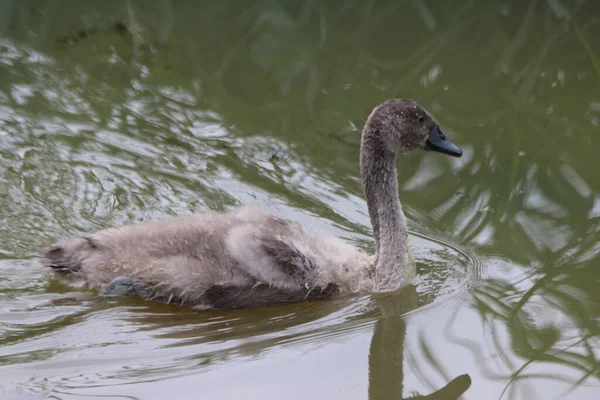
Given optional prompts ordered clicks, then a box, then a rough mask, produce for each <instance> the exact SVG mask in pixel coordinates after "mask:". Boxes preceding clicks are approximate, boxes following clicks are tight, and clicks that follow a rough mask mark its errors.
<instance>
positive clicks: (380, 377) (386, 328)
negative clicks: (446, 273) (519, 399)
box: [369, 286, 471, 400]
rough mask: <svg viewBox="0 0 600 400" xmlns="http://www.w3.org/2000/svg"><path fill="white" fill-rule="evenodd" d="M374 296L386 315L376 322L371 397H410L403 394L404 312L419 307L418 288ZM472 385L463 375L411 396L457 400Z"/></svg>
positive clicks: (382, 399)
mask: <svg viewBox="0 0 600 400" xmlns="http://www.w3.org/2000/svg"><path fill="white" fill-rule="evenodd" d="M373 298H374V300H375V301H376V303H377V305H378V307H379V309H380V310H381V314H382V315H381V317H380V318H379V319H378V320H377V322H375V329H374V331H373V338H372V339H371V346H370V349H369V400H389V399H401V398H408V396H405V397H403V395H404V393H403V391H404V390H403V388H404V385H403V380H404V365H405V362H404V351H405V346H404V341H405V336H406V320H405V319H404V318H403V317H402V315H403V314H405V313H406V312H407V311H411V310H412V309H414V308H415V307H416V303H415V300H416V292H415V287H414V286H409V287H406V288H404V289H403V290H401V291H400V292H398V293H394V294H393V295H381V294H378V295H374V296H373ZM470 386H471V378H470V376H469V375H460V376H457V377H456V378H454V379H452V380H451V381H450V382H448V384H447V385H446V386H444V387H442V388H441V389H438V390H436V391H434V392H433V393H430V394H428V395H413V396H410V398H411V399H431V400H434V399H438V400H457V399H458V398H459V397H460V396H461V395H462V394H463V393H464V392H466V391H467V389H468V388H469V387H470Z"/></svg>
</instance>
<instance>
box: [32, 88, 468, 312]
mask: <svg viewBox="0 0 600 400" xmlns="http://www.w3.org/2000/svg"><path fill="white" fill-rule="evenodd" d="M418 149H423V150H429V151H437V152H440V153H443V154H447V155H450V156H454V157H460V156H461V155H462V150H461V149H460V148H459V147H458V146H456V145H455V144H453V143H452V142H451V141H450V140H449V139H448V138H447V137H446V135H445V134H444V133H443V132H442V131H441V129H440V128H439V126H438V125H437V123H435V122H434V120H433V118H432V117H431V116H430V115H429V114H428V113H427V112H426V111H425V110H424V109H423V108H422V107H420V106H419V105H418V104H417V103H416V102H414V101H412V100H405V99H391V100H387V101H386V102H384V103H383V104H381V105H379V106H377V107H376V108H375V109H374V110H373V112H372V113H371V115H370V116H369V118H368V120H367V122H366V124H365V127H364V129H363V131H362V136H361V147H360V172H361V178H362V182H363V189H364V194H365V197H366V201H367V206H368V211H369V217H370V219H371V224H372V226H373V235H374V239H375V245H376V251H375V254H374V255H369V254H366V253H363V252H361V251H359V250H358V249H356V248H354V247H352V246H350V245H349V244H347V243H345V242H344V241H342V240H340V239H338V238H335V237H330V236H327V235H322V234H319V233H316V232H312V231H310V230H309V229H307V228H306V227H304V226H302V225H300V224H299V223H297V222H294V221H290V220H286V219H283V218H280V217H278V216H276V215H273V214H270V213H269V212H267V211H265V210H263V209H262V208H259V207H253V206H244V207H241V208H239V209H237V210H235V211H232V212H229V213H204V214H197V215H190V216H181V217H175V218H170V219H166V220H163V221H150V222H145V223H140V224H136V225H128V226H123V227H120V228H109V229H105V230H102V231H99V232H96V233H94V234H91V235H89V236H84V237H77V238H74V239H71V240H68V241H65V242H63V243H59V244H57V245H54V246H51V247H49V248H47V249H46V250H44V251H43V253H42V255H41V257H40V261H41V262H42V263H43V264H44V265H46V266H48V267H50V268H52V269H54V270H55V271H56V272H57V274H58V275H59V276H60V277H61V278H63V279H64V280H66V281H68V282H69V283H71V284H74V285H77V286H80V287H81V286H85V287H88V288H90V289H96V290H101V291H102V292H101V293H102V294H103V295H105V296H135V297H139V298H143V299H150V300H156V301H161V302H166V303H177V304H182V305H194V306H199V307H202V308H243V307H256V306H264V305H267V304H272V303H289V302H297V301H304V300H317V299H323V298H327V297H331V296H334V295H337V294H339V293H357V292H362V293H373V292H389V291H395V290H397V289H399V288H400V287H402V286H405V285H407V284H409V283H410V281H411V279H412V278H413V277H414V276H415V275H416V267H415V264H414V262H413V260H412V256H411V254H410V250H409V243H408V242H409V239H408V228H407V223H406V218H405V216H404V213H403V212H402V206H401V204H400V200H399V198H398V183H397V173H396V155H397V154H402V153H407V152H410V151H413V150H418Z"/></svg>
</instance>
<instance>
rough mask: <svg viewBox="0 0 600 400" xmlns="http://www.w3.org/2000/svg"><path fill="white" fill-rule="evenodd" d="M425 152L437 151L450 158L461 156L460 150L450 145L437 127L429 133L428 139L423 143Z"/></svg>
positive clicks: (452, 144)
mask: <svg viewBox="0 0 600 400" xmlns="http://www.w3.org/2000/svg"><path fill="white" fill-rule="evenodd" d="M425 150H431V151H437V152H440V153H444V154H448V155H449V156H452V157H460V156H462V149H461V148H460V147H458V146H457V145H455V144H454V143H452V142H451V141H450V139H448V137H447V136H446V135H445V134H444V132H442V131H441V129H440V127H439V126H437V125H435V126H434V127H433V129H432V130H431V132H429V138H428V139H427V141H426V142H425Z"/></svg>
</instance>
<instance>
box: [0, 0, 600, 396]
mask: <svg viewBox="0 0 600 400" xmlns="http://www.w3.org/2000/svg"><path fill="white" fill-rule="evenodd" d="M599 6H600V3H598V2H597V1H592V0H590V1H582V0H579V1H570V2H567V1H563V0H547V1H542V0H537V1H536V0H528V1H517V0H512V1H511V0H507V1H490V2H476V1H452V2H450V1H448V2H439V1H438V2H436V1H425V0H412V1H396V0H389V1H384V0H381V1H379V0H377V1H374V0H368V1H362V0H360V1H359V0H347V1H340V0H336V1H304V2H300V1H267V0H265V1H248V2H239V1H234V0H221V1H218V2H216V1H214V2H196V1H191V0H190V1H168V0H165V1H154V2H146V1H142V0H139V1H126V2H123V1H116V0H114V1H102V2H100V1H97V2H81V1H74V0H68V1H67V0H61V1H44V0H38V1H33V0H20V1H14V0H2V1H0V394H1V395H2V396H4V397H3V398H17V397H18V396H34V397H35V398H38V396H40V397H39V398H41V397H50V398H54V399H79V398H102V399H109V398H110V399H113V398H114V399H123V398H127V399H137V398H139V399H164V398H173V399H175V398H177V399H180V398H182V399H187V398H189V399H197V398H202V399H209V398H210V399H212V398H214V399H217V398H218V399H221V398H250V399H254V398H261V399H263V398H274V399H279V398H281V397H282V396H284V397H285V398H286V399H288V400H292V399H306V398H334V399H367V398H369V399H371V400H373V399H392V398H394V399H400V398H407V397H409V396H411V395H415V394H417V393H419V394H421V395H427V394H430V393H433V392H435V391H436V390H438V389H440V388H442V387H444V386H445V385H447V384H449V383H450V384H449V385H448V386H447V387H446V388H445V389H444V390H442V391H440V392H438V393H437V394H434V395H432V396H431V397H429V398H437V399H456V398H458V396H460V394H461V393H463V392H464V395H463V396H462V397H461V398H464V399H528V400H529V399H544V400H547V399H563V398H570V399H596V398H598V393H599V390H600V350H599V320H600V319H599V317H600V265H598V264H599V263H600V240H599V239H600V169H599V168H598V161H597V160H598V157H599V155H598V149H599V148H600V7H599ZM390 97H409V98H414V99H416V100H417V101H418V102H419V103H421V104H422V105H423V106H424V107H425V108H427V109H428V110H430V111H431V113H432V114H433V115H434V116H435V118H436V119H437V120H438V122H439V123H440V125H441V126H442V128H443V129H444V130H445V131H446V133H448V134H449V136H451V138H452V139H453V141H454V142H455V143H457V144H459V145H461V146H462V148H463V150H464V156H463V157H462V158H459V159H450V158H448V157H444V156H442V155H439V154H429V153H424V152H419V153H414V154H412V153H411V154H409V155H406V156H403V157H400V159H399V161H398V168H399V181H400V182H399V183H400V198H401V200H402V203H403V206H404V210H405V212H406V214H407V217H408V219H409V225H410V228H411V248H412V250H413V253H414V255H415V258H416V260H417V263H418V272H419V278H418V281H417V282H416V283H415V285H414V286H412V287H408V288H406V290H403V291H402V292H401V293H399V294H396V295H393V296H353V297H343V298H342V297H340V298H337V299H333V300H329V301H319V302H311V303H300V304H295V305H289V306H278V307H272V308H268V309H256V310H234V311H199V310H194V309H190V308H185V307H178V306H174V305H164V304H157V303H153V302H148V301H141V300H134V299H122V300H101V299H99V298H98V297H97V293H95V292H90V291H86V290H77V289H73V288H70V287H67V286H64V285H62V284H61V283H59V282H58V281H57V280H56V279H55V278H54V277H53V274H52V272H51V271H48V270H46V269H44V268H43V267H42V266H41V265H40V264H39V263H37V262H36V254H37V252H38V250H39V249H40V248H42V247H44V246H46V245H49V244H52V243H53V242H55V241H56V240H59V239H62V238H65V237H69V236H71V235H76V234H83V233H87V232H93V231H96V230H98V229H101V228H105V227H111V226H118V225H123V224H127V223H134V222H139V221H145V220H149V219H161V218H166V217H169V216H174V215H185V214H191V213H196V212H203V211H207V210H217V211H223V210H229V209H232V208H233V207H235V206H237V205H240V204H261V205H264V206H267V207H270V208H272V209H273V210H275V211H276V212H277V213H279V214H280V215H283V216H285V217H288V218H292V219H296V220H300V221H302V222H304V223H306V224H310V225H312V226H314V227H316V228H318V229H321V230H324V231H326V232H328V233H330V234H333V235H336V236H339V237H342V238H344V239H346V240H348V241H349V242H351V243H354V244H356V245H358V246H362V247H364V248H366V249H371V248H372V239H371V236H370V235H371V227H370V221H369V218H368V213H367V208H366V203H365V201H364V198H363V196H362V191H361V185H360V180H359V169H358V150H359V142H360V131H361V129H362V126H363V125H364V121H365V119H366V118H367V116H368V115H369V113H370V111H371V110H372V108H373V107H374V106H376V105H377V104H379V103H381V102H382V101H383V100H385V99H387V98H390ZM463 374H468V375H469V377H470V378H467V377H464V376H462V375H463ZM455 378H456V380H454V379H455ZM453 380H454V381H453ZM469 381H470V384H469ZM436 396H437V397H436Z"/></svg>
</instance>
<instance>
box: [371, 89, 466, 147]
mask: <svg viewBox="0 0 600 400" xmlns="http://www.w3.org/2000/svg"><path fill="white" fill-rule="evenodd" d="M365 136H366V138H365ZM363 140H377V141H379V142H381V143H383V145H384V147H385V149H386V150H387V151H390V152H392V153H407V152H409V151H413V150H418V149H423V150H429V151H437V152H440V153H443V154H447V155H450V156H453V157H460V156H462V150H461V148H460V147H458V146H457V145H455V144H454V143H452V142H451V141H450V139H448V137H447V136H446V135H445V134H444V132H442V130H441V129H440V127H439V126H438V124H437V123H436V122H435V121H434V120H433V118H432V117H431V116H430V115H429V113H427V111H425V110H424V109H423V107H421V106H420V105H418V104H417V103H416V102H415V101H413V100H408V99H391V100H387V101H386V102H385V103H383V104H381V105H380V106H378V107H376V108H375V109H374V110H373V112H372V113H371V115H370V116H369V119H368V120H367V124H366V126H365V132H364V134H363Z"/></svg>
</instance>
